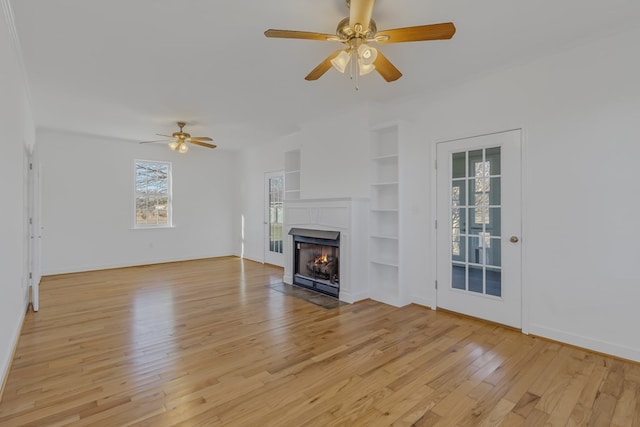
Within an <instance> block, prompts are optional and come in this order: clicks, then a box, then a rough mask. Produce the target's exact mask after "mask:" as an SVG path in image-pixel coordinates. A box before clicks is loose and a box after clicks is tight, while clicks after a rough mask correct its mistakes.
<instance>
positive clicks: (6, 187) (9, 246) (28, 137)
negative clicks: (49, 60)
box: [0, 4, 33, 386]
mask: <svg viewBox="0 0 640 427" xmlns="http://www.w3.org/2000/svg"><path fill="white" fill-rule="evenodd" d="M0 6H3V4H0ZM4 12H5V10H4V9H2V10H0V58H2V66H0V147H1V149H0V152H1V154H0V183H2V201H1V202H0V386H1V385H2V384H3V382H4V379H5V377H6V374H7V371H8V368H9V364H10V362H11V361H10V358H11V355H12V352H13V349H14V347H15V345H16V343H17V340H18V336H19V334H20V328H21V326H22V320H23V318H24V315H25V311H26V308H27V303H28V294H27V290H28V271H27V266H26V264H27V259H26V258H27V255H26V251H27V241H26V240H27V238H26V235H27V229H26V227H27V225H26V215H25V207H26V200H27V198H26V197H27V194H26V176H25V174H26V171H25V159H26V154H25V147H26V146H28V145H31V143H32V133H33V130H32V126H31V117H30V114H29V104H28V101H27V92H26V86H25V85H24V80H23V78H22V74H21V67H20V62H19V60H18V57H17V56H16V54H15V50H14V48H13V45H12V44H11V38H10V33H9V27H8V25H7V20H5V18H6V16H5V14H4Z"/></svg>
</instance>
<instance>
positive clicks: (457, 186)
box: [436, 130, 522, 329]
mask: <svg viewBox="0 0 640 427" xmlns="http://www.w3.org/2000/svg"><path fill="white" fill-rule="evenodd" d="M436 156H437V233H436V234H437V306H438V307H442V308H445V309H448V310H451V311H455V312H458V313H462V314H466V315H469V316H474V317H478V318H482V319H486V320H489V321H493V322H497V323H501V324H505V325H509V326H513V327H516V328H519V329H520V328H521V327H522V284H521V270H522V266H521V263H522V260H521V244H520V233H521V228H522V224H521V223H522V213H521V132H520V130H515V131H508V132H501V133H495V134H491V135H483V136H477V137H472V138H465V139H461V140H456V141H449V142H443V143H439V144H437V148H436Z"/></svg>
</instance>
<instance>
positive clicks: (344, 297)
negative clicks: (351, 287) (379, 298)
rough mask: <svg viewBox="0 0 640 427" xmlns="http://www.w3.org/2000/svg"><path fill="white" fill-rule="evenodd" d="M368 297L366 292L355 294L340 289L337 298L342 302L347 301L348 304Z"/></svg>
mask: <svg viewBox="0 0 640 427" xmlns="http://www.w3.org/2000/svg"><path fill="white" fill-rule="evenodd" d="M367 298H369V295H368V294H367V293H366V292H360V293H356V294H352V293H351V292H344V291H340V296H339V298H338V299H339V300H340V301H343V302H348V303H349V304H353V303H354V302H358V301H362V300H365V299H367Z"/></svg>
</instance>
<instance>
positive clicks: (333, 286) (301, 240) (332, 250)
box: [290, 229, 340, 297]
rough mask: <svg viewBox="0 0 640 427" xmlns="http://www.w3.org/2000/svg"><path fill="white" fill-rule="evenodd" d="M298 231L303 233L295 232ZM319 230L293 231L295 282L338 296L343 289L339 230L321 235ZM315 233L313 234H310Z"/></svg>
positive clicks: (297, 230)
mask: <svg viewBox="0 0 640 427" xmlns="http://www.w3.org/2000/svg"><path fill="white" fill-rule="evenodd" d="M294 232H299V233H300V234H293V233H294ZM320 233H323V232H322V231H320V230H303V229H296V230H295V231H294V230H292V231H291V232H290V234H293V245H294V251H293V252H294V259H293V261H294V263H293V265H294V275H293V283H294V284H295V285H298V286H303V287H305V288H308V289H312V290H314V291H318V292H322V293H325V294H328V295H331V296H334V297H338V295H339V291H340V237H339V236H340V233H337V232H331V233H334V234H333V235H331V236H324V235H322V237H335V238H328V239H327V238H319V237H318V236H319V235H321V234H320ZM310 235H312V236H313V237H310Z"/></svg>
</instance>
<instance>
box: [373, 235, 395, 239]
mask: <svg viewBox="0 0 640 427" xmlns="http://www.w3.org/2000/svg"><path fill="white" fill-rule="evenodd" d="M370 237H371V238H372V239H385V240H398V236H383V235H381V234H372V235H371V236H370Z"/></svg>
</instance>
